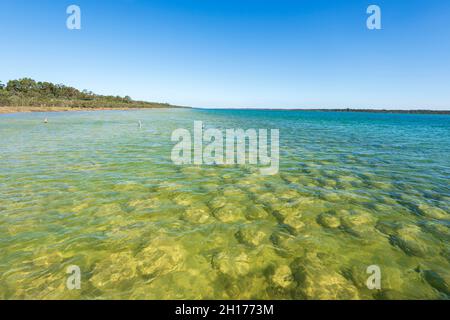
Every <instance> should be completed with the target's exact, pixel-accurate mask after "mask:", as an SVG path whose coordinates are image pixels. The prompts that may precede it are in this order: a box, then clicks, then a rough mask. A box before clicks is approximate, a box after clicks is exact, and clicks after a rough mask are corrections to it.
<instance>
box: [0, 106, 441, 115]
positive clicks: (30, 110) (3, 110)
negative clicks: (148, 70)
mask: <svg viewBox="0 0 450 320" xmlns="http://www.w3.org/2000/svg"><path fill="white" fill-rule="evenodd" d="M152 109H157V110H159V109H194V110H237V111H238V110H241V111H243V110H245V111H264V110H265V111H307V112H353V113H357V112H363V113H386V114H432V115H450V110H384V109H382V110H380V109H273V108H261V109H259V108H191V107H186V106H173V105H167V106H165V105H162V106H157V107H156V106H153V107H144V108H142V107H129V108H110V107H104V108H103V107H94V108H90V107H25V106H24V107H5V106H0V114H14V113H33V112H70V111H113V110H117V111H128V110H152Z"/></svg>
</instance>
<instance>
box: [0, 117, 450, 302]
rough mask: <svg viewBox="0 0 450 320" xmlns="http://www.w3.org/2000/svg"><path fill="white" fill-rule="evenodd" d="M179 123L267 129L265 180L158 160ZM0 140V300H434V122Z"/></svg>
mask: <svg viewBox="0 0 450 320" xmlns="http://www.w3.org/2000/svg"><path fill="white" fill-rule="evenodd" d="M45 117H48V119H49V123H48V124H46V125H45V124H44V123H43V119H44V118H45ZM139 120H140V121H141V122H142V124H143V126H142V128H139V127H138V125H137V123H138V121H139ZM194 120H201V121H203V122H204V124H205V126H207V127H216V128H223V129H225V128H243V129H248V128H267V129H269V128H277V129H279V130H280V137H281V138H280V140H281V141H280V146H281V147H280V158H281V159H280V161H281V166H280V172H279V174H278V175H276V176H269V177H267V176H261V175H260V174H259V170H258V168H257V167H253V166H241V167H234V166H229V167H225V166H223V167H218V166H212V167H208V166H201V167H196V166H181V167H179V166H175V165H173V164H172V162H171V160H170V152H171V149H172V147H173V143H172V142H171V141H170V136H171V133H172V131H173V130H174V129H177V128H186V129H189V130H192V127H193V121H194ZM0 137H1V140H0V298H2V299H53V298H63V299H106V298H112V299H168V298H170V299H398V298H402V299H446V298H447V299H448V298H449V297H450V292H449V285H450V246H449V241H450V187H449V181H450V157H449V155H450V117H449V116H432V115H391V114H389V115H388V114H369V113H323V112H285V111H218V110H208V111H201V110H154V111H153V110H149V111H128V112H122V111H102V112H86V113H84V112H80V113H48V114H43V113H34V114H15V115H1V116H0ZM71 265H77V266H79V267H80V269H81V272H82V275H81V290H73V291H70V290H68V289H67V288H66V279H67V276H68V275H67V274H66V269H67V267H68V266H71ZM371 265H378V266H379V267H380V268H381V272H382V280H381V286H382V289H381V290H369V289H368V288H367V286H366V280H367V278H368V277H369V275H368V274H367V273H366V269H367V267H368V266H371Z"/></svg>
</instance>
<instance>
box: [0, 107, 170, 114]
mask: <svg viewBox="0 0 450 320" xmlns="http://www.w3.org/2000/svg"><path fill="white" fill-rule="evenodd" d="M144 109H160V108H71V107H0V114H8V113H21V112H65V111H100V110H144ZM161 109H162V108H161Z"/></svg>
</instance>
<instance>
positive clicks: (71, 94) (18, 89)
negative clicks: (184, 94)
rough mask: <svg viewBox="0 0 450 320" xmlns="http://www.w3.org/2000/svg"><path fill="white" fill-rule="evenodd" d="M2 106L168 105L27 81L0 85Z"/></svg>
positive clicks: (128, 106)
mask: <svg viewBox="0 0 450 320" xmlns="http://www.w3.org/2000/svg"><path fill="white" fill-rule="evenodd" d="M0 107H65V108H164V107H172V106H171V105H169V104H166V103H153V102H144V101H134V100H132V99H131V98H130V97H128V96H126V97H119V96H102V95H97V94H94V93H92V92H90V91H87V90H83V91H80V90H78V89H75V88H72V87H68V86H65V85H62V84H53V83H50V82H37V81H35V80H33V79H29V78H24V79H19V80H10V81H8V83H7V84H6V85H4V84H2V83H1V82H0Z"/></svg>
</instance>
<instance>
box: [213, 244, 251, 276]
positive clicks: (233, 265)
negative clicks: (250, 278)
mask: <svg viewBox="0 0 450 320" xmlns="http://www.w3.org/2000/svg"><path fill="white" fill-rule="evenodd" d="M212 266H213V268H214V269H216V270H218V271H219V272H220V273H222V274H224V275H227V276H230V277H233V278H236V277H240V276H245V275H246V274H248V273H249V272H250V267H251V266H250V259H249V257H248V255H247V253H245V252H244V251H242V250H239V249H237V250H226V251H222V252H219V253H217V254H215V255H214V256H213V258H212Z"/></svg>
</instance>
